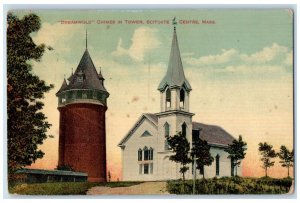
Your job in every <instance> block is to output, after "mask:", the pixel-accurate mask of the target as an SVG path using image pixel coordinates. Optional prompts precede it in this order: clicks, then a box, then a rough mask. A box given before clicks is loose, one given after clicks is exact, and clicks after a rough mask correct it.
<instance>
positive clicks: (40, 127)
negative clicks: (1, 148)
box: [7, 13, 53, 174]
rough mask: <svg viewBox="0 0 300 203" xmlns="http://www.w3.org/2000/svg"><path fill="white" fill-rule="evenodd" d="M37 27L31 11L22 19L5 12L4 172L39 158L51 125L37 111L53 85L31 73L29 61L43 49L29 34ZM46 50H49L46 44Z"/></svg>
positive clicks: (36, 59)
mask: <svg viewBox="0 0 300 203" xmlns="http://www.w3.org/2000/svg"><path fill="white" fill-rule="evenodd" d="M40 27H41V22H40V18H39V17H38V16H37V15H35V14H28V15H25V16H24V17H23V18H22V19H19V18H18V17H17V16H15V15H13V14H12V13H9V14H8V15H7V136H8V137H7V138H8V139H7V147H8V172H9V174H12V173H13V172H14V171H15V170H17V169H18V168H21V167H23V166H26V165H30V164H32V163H33V162H35V161H36V160H37V159H39V158H42V157H43V155H44V153H43V152H42V151H41V150H38V145H41V144H42V143H43V140H44V139H46V138H47V135H46V132H47V129H49V128H50V126H51V124H49V123H48V122H47V121H46V119H47V118H46V116H45V115H44V114H43V113H42V112H41V110H42V108H43V106H44V104H43V103H42V102H41V99H42V98H44V93H45V92H48V91H49V90H50V89H51V88H53V85H46V83H45V81H43V80H40V79H39V77H38V76H36V75H34V74H33V73H32V66H31V65H30V60H35V61H40V60H41V57H42V55H43V53H44V51H45V49H46V46H45V45H44V44H40V45H36V44H35V43H34V42H33V40H32V38H31V36H30V34H31V33H33V32H37V31H38V30H39V29H40ZM48 49H52V48H51V47H48Z"/></svg>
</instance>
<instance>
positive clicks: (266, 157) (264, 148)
mask: <svg viewBox="0 0 300 203" xmlns="http://www.w3.org/2000/svg"><path fill="white" fill-rule="evenodd" d="M258 145H259V148H258V150H259V151H260V154H261V155H262V158H261V159H260V160H261V161H262V162H263V165H262V168H263V169H265V176H266V177H267V176H268V168H270V167H271V166H274V163H275V161H271V160H272V158H275V157H276V156H277V154H276V152H275V150H274V149H273V146H272V145H269V144H268V143H266V142H264V143H259V144H258Z"/></svg>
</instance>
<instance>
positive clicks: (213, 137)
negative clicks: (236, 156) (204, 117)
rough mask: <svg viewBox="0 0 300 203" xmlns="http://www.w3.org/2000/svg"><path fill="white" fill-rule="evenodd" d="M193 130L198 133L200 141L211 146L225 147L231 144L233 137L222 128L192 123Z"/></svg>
mask: <svg viewBox="0 0 300 203" xmlns="http://www.w3.org/2000/svg"><path fill="white" fill-rule="evenodd" d="M192 125H193V130H199V129H201V131H200V139H202V140H206V141H207V142H208V143H209V144H211V145H222V146H227V145H228V144H232V141H233V140H234V137H232V135H230V134H229V133H228V132H226V131H225V130H224V129H223V128H221V127H219V126H216V125H206V124H203V123H198V122H193V124H192Z"/></svg>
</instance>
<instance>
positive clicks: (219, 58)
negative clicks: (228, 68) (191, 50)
mask: <svg viewBox="0 0 300 203" xmlns="http://www.w3.org/2000/svg"><path fill="white" fill-rule="evenodd" d="M237 54H238V51H237V50H235V49H229V50H225V49H222V53H221V54H216V55H208V56H202V57H200V58H187V59H186V61H187V63H188V64H190V65H207V64H221V63H226V62H228V61H229V60H231V59H232V58H233V57H234V56H236V55H237Z"/></svg>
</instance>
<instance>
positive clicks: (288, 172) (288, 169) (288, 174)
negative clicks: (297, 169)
mask: <svg viewBox="0 0 300 203" xmlns="http://www.w3.org/2000/svg"><path fill="white" fill-rule="evenodd" d="M287 168H288V177H290V166H288V167H287Z"/></svg>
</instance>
